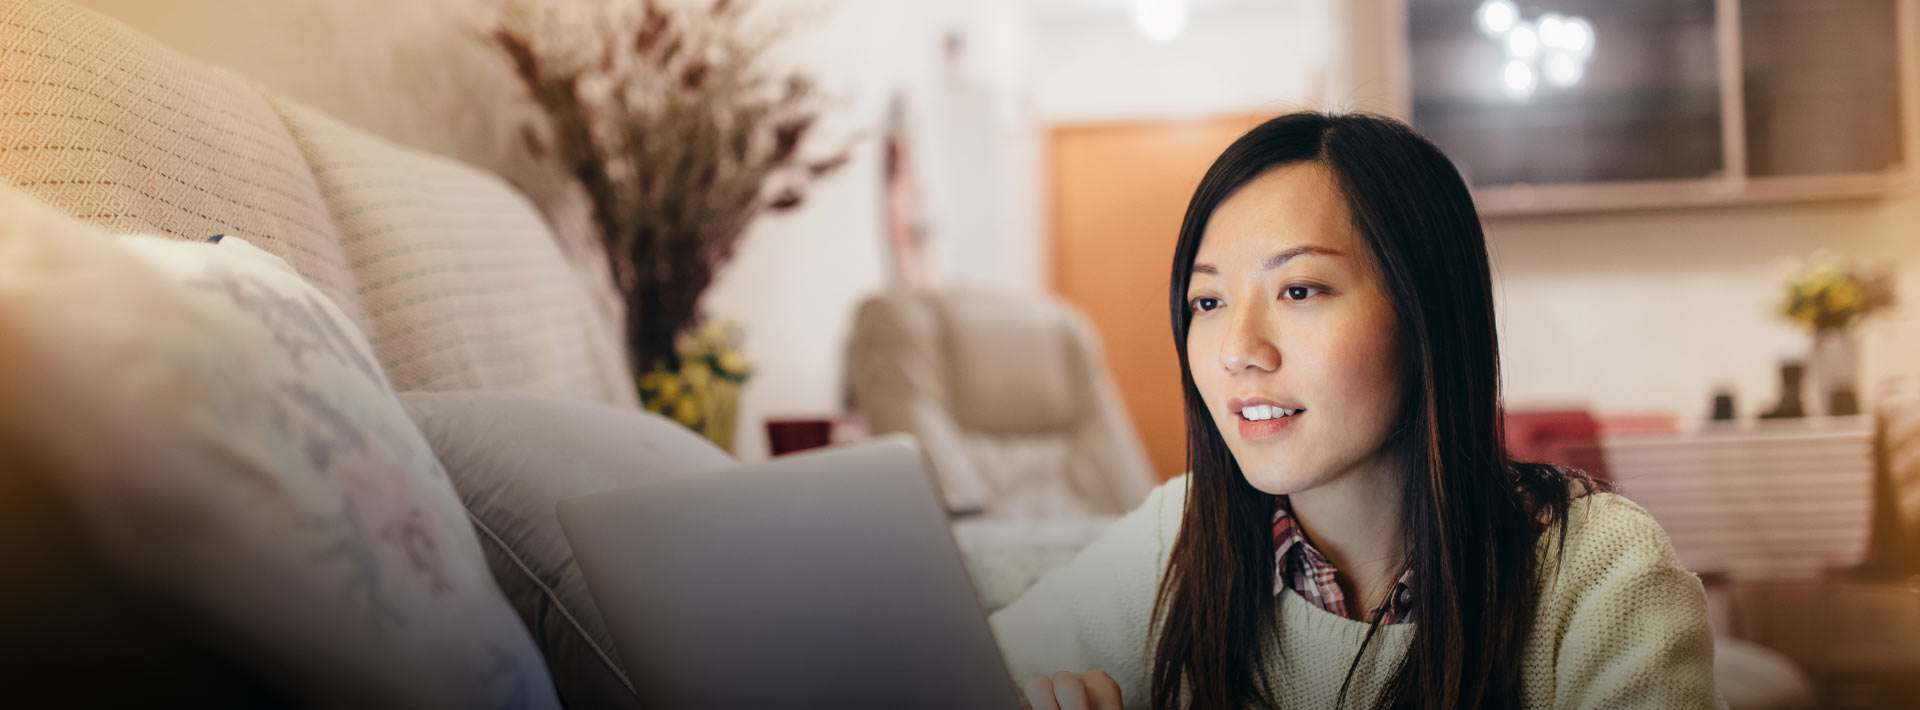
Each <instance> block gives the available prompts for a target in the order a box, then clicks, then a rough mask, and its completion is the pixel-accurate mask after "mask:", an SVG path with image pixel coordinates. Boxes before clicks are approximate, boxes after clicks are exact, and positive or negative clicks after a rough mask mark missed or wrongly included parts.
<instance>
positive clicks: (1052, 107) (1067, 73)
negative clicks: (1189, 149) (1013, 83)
mask: <svg viewBox="0 0 1920 710" xmlns="http://www.w3.org/2000/svg"><path fill="white" fill-rule="evenodd" d="M1334 1H1336V0H1251V1H1248V0H1236V1H1235V2H1215V3H1201V4H1199V5H1198V6H1196V7H1194V9H1193V11H1192V15H1191V20H1190V22H1189V24H1188V27H1187V29H1186V31H1185V32H1183V33H1182V34H1181V35H1180V36H1178V37H1176V38H1175V39H1174V40H1173V41H1171V42H1168V43H1165V44H1156V43H1153V42H1150V41H1148V40H1147V39H1145V38H1144V37H1142V36H1141V35H1140V34H1139V33H1138V32H1136V31H1135V30H1134V28H1133V25H1132V24H1131V22H1130V21H1129V20H1128V17H1127V14H1126V12H1125V7H1124V4H1117V5H1116V6H1115V7H1113V8H1112V9H1111V10H1110V11H1105V12H1098V11H1090V10H1080V11H1068V10H1064V9H1063V10H1058V11H1055V12H1051V13H1045V14H1042V15H1041V16H1040V18H1039V19H1038V20H1036V29H1035V34H1036V43H1035V56H1034V64H1033V72H1034V92H1035V99H1036V101H1037V102H1038V106H1039V110H1040V113H1041V115H1042V117H1043V118H1044V120H1046V121H1047V122H1048V123H1099V122H1111V121H1136V120H1162V119H1169V120H1177V119H1190V118H1199V117H1207V116H1218V115H1227V114H1242V113H1252V112H1258V111H1269V112H1274V113H1279V112H1281V111H1285V110H1288V109H1290V108H1295V107H1299V106H1301V105H1303V104H1317V103H1318V102H1319V100H1320V96H1321V95H1322V93H1323V88H1324V79H1323V75H1324V72H1325V68H1326V58H1327V57H1328V56H1329V52H1330V51H1331V50H1332V46H1331V43H1330V38H1329V33H1328V29H1329V28H1330V27H1331V25H1330V24H1329V17H1328V15H1329V9H1328V5H1327V3H1329V2H1334Z"/></svg>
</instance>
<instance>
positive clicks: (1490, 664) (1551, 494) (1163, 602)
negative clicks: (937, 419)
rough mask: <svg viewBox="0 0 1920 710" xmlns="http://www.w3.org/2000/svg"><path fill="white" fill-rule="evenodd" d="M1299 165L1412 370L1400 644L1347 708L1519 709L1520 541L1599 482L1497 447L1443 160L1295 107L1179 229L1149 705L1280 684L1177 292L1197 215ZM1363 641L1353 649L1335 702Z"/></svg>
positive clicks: (1475, 306)
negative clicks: (1172, 421) (1169, 431)
mask: <svg viewBox="0 0 1920 710" xmlns="http://www.w3.org/2000/svg"><path fill="white" fill-rule="evenodd" d="M1301 162H1318V163H1321V164H1323V165H1325V166H1326V167H1327V168H1328V169H1329V170H1330V171H1331V172H1332V173H1333V175H1334V176H1335V178H1336V181H1337V184H1338V185H1339V188H1340V190H1341V192H1342V193H1343V194H1344V196H1345V197H1346V200H1347V204H1348V206H1349V208H1350V210H1351V212H1352V215H1353V222H1354V227H1355V229H1356V230H1358V231H1359V233H1360V234H1361V235H1362V237H1363V238H1364V240H1365V241H1366V243H1367V245H1368V248H1369V251H1370V253H1371V254H1372V257H1373V260H1374V263H1375V264H1376V265H1377V266H1378V267H1379V268H1378V272H1379V273H1380V274H1381V275H1382V278H1383V279H1384V287H1385V291H1386V293H1387V297H1388V299H1389V300H1390V301H1391V302H1392V304H1393V308H1394V313H1395V314H1396V316H1397V318H1398V321H1399V329H1400V335H1401V337H1400V342H1401V343H1402V344H1403V347H1404V348H1405V349H1406V351H1405V353H1404V358H1403V359H1402V362H1406V363H1408V364H1409V369H1410V370H1411V371H1410V372H1409V373H1408V377H1407V378H1406V379H1407V382H1408V387H1407V391H1406V392H1405V393H1404V395H1403V401H1402V406H1401V408H1400V411H1401V415H1400V421H1399V422H1397V423H1396V426H1395V428H1394V429H1393V434H1392V435H1391V436H1390V437H1389V441H1388V444H1387V445H1388V446H1394V447H1399V448H1400V449H1401V451H1402V452H1403V453H1404V454H1405V459H1404V460H1406V461H1407V462H1408V463H1409V466H1408V468H1407V470H1406V475H1405V476H1404V477H1403V478H1402V479H1401V491H1400V493H1401V500H1402V511H1401V520H1400V524H1401V529H1402V531H1403V533H1404V544H1405V550H1406V552H1407V560H1408V563H1407V564H1408V567H1409V568H1410V569H1411V570H1412V572H1413V575H1412V579H1411V580H1410V585H1411V587H1412V591H1413V593H1414V604H1413V607H1412V613H1411V618H1412V622H1413V628H1412V631H1413V633H1412V637H1413V639H1412V642H1411V644H1410V645H1409V647H1408V650H1407V652H1406V654H1405V655H1404V656H1402V657H1401V658H1400V659H1399V660H1398V661H1397V662H1395V663H1396V665H1395V666H1394V670H1393V674H1392V676H1391V677H1390V679H1389V680H1388V681H1387V684H1386V686H1385V688H1384V690H1383V692H1382V694H1381V695H1380V696H1379V697H1376V698H1373V699H1370V700H1362V702H1364V703H1365V704H1366V705H1369V706H1372V707H1376V708H1467V707H1471V708H1512V707H1519V704H1520V662H1519V661H1520V659H1521V654H1522V652H1523V648H1524V646H1525V641H1526V636H1527V633H1528V631H1529V630H1530V626H1531V619H1532V617H1533V611H1534V606H1535V604H1536V601H1537V600H1536V598H1535V592H1534V589H1535V579H1536V577H1537V576H1538V575H1539V574H1540V572H1541V571H1540V570H1539V569H1538V567H1539V561H1538V557H1537V555H1536V554H1535V545H1536V542H1537V540H1538V538H1539V535H1540V534H1541V533H1542V532H1543V531H1544V530H1545V529H1546V527H1547V526H1548V525H1551V524H1557V525H1559V526H1560V527H1561V528H1562V529H1563V531H1564V527H1565V524H1566V513H1567V510H1568V507H1569V505H1570V501H1571V499H1572V498H1573V497H1574V496H1575V492H1574V489H1576V488H1580V487H1581V486H1586V487H1587V488H1586V490H1591V489H1592V487H1593V486H1594V485H1596V484H1594V483H1592V482H1591V481H1590V480H1588V479H1586V477H1585V476H1584V475H1582V474H1580V473H1578V472H1575V471H1567V470H1563V469H1559V468H1556V467H1553V466H1549V465H1545V464H1536V463H1525V462H1518V461H1514V460H1512V459H1511V458H1510V457H1509V456H1508V455H1507V450H1506V445H1505V441H1504V439H1503V437H1502V435H1501V424H1500V419H1501V405H1500V372H1499V360H1500V358H1499V345H1498V343H1497V341H1496V335H1495V329H1494V314H1493V295H1492V285H1491V276H1490V270H1489V267H1488V262H1487V250H1486V241H1485V236H1484V235H1483V233H1482V231H1481V227H1480V220H1479V216H1478V214H1477V213H1476V212H1475V210H1474V206H1473V198H1472V196H1471V194H1470V193H1469V192H1468V190H1467V185H1466V182H1465V181H1464V180H1462V179H1461V177H1460V173H1459V171H1457V170H1456V169H1455V168H1454V166H1453V163H1452V162H1450V161H1448V160H1447V158H1446V156H1445V155H1443V154H1441V152H1440V150H1439V149H1438V148H1436V147H1434V146H1433V144H1432V143H1430V142H1428V141H1427V140H1426V139H1425V138H1422V137H1421V136H1420V135H1419V134H1417V133H1415V132H1414V131H1413V130H1412V129H1411V128H1408V127H1407V126H1405V125H1404V124H1401V123H1399V122H1397V121H1394V120H1391V119H1387V118H1381V117H1377V116H1370V115H1364V114H1355V115H1328V114H1320V113H1311V112H1302V113H1294V114H1288V115H1285V116H1280V117H1278V118H1275V119H1272V120H1270V121H1267V122H1266V123H1264V124H1261V125H1260V126H1258V127H1256V128H1254V129H1253V130H1252V131H1249V132H1248V133H1247V134H1246V135H1244V136H1241V137H1240V139H1239V140H1236V141H1235V142H1234V143H1233V144H1232V145H1231V146H1229V147H1228V148H1227V149H1226V151H1225V152H1224V153H1222V154H1221V155H1220V157H1219V158H1218V159H1217V160H1215V161H1214V163H1213V165H1212V167H1211V168H1209V169H1208V170H1207V173H1206V176H1205V177H1204V178H1202V179H1201V181H1200V185H1199V187H1198V188H1197V189H1196V190H1195V191H1194V195H1193V199H1192V200H1191V201H1190V202H1189V203H1188V205H1187V212H1186V216H1185V218H1184V220H1183V221H1182V223H1181V226H1180V241H1179V245H1178V246H1177V247H1176V249H1175V252H1174V259H1173V276H1172V281H1171V294H1170V295H1171V304H1170V305H1171V307H1172V316H1173V319H1172V320H1173V336H1174V345H1175V348H1176V349H1177V350H1178V351H1179V354H1180V374H1181V382H1182V385H1183V388H1184V390H1185V393H1186V419H1187V465H1188V468H1189V470H1190V472H1191V475H1190V476H1189V478H1188V486H1189V490H1188V495H1187V503H1186V510H1185V514H1184V516H1183V517H1182V520H1181V524H1180V532H1179V537H1178V538H1177V540H1176V542H1175V543H1174V546H1173V551H1172V554H1171V557H1170V559H1169V561H1168V565H1167V570H1166V574H1165V576H1164V577H1163V578H1162V579H1161V584H1160V588H1159V593H1158V597H1157V601H1156V604H1155V610H1154V617H1153V626H1154V628H1155V629H1156V630H1157V631H1158V641H1157V642H1155V646H1154V656H1153V659H1152V662H1151V667H1152V686H1151V705H1152V706H1153V707H1155V708H1172V707H1175V706H1176V705H1178V704H1179V703H1181V701H1182V700H1183V698H1184V699H1185V700H1186V701H1188V702H1190V703H1191V704H1192V706H1194V707H1206V708H1227V707H1246V706H1255V707H1274V706H1275V701H1274V699H1273V697H1272V695H1271V694H1270V692H1269V691H1270V689H1274V688H1281V687H1284V686H1285V685H1286V684H1287V683H1288V682H1289V679H1287V678H1270V677H1268V675H1269V674H1268V673H1267V672H1266V665H1265V661H1266V659H1265V658H1264V657H1263V656H1264V653H1263V651H1262V648H1263V646H1262V640H1263V638H1265V637H1266V636H1267V635H1269V634H1277V633H1285V629H1279V628H1277V623H1278V622H1277V619H1275V618H1274V616H1273V608H1274V607H1273V604H1272V596H1273V592H1272V590H1273V579H1274V560H1273V549H1272V541H1271V539H1270V538H1269V535H1270V530H1269V526H1270V525H1271V522H1270V520H1271V518H1270V515H1271V512H1272V496H1270V495H1268V494H1266V493H1264V492H1262V491H1260V490H1258V489H1256V488H1254V487H1253V486H1252V485H1251V484H1250V483H1248V482H1247V480H1246V478H1245V477H1244V476H1242V475H1241V472H1240V468H1239V466H1238V464H1236V463H1235V461H1234V459H1233V455H1232V454H1231V453H1230V452H1229V451H1228V449H1227V445H1226V442H1225V440H1224V439H1222V438H1221V435H1220V432H1219V431H1218V430H1217V429H1215V427H1214V424H1213V420H1212V418H1211V416H1210V415H1209V412H1208V409H1207V406H1206V403H1205V401H1203V400H1202V399H1201V397H1200V392H1199V390H1198V389H1197V388H1196V387H1195V386H1194V381H1193V374H1192V369H1191V367H1192V366H1191V363H1190V362H1188V358H1187V348H1186V342H1187V330H1188V327H1189V325H1190V324H1191V319H1192V313H1191V311H1190V309H1189V307H1188V305H1187V298H1186V293H1187V285H1188V280H1189V279H1190V278H1191V276H1192V271H1193V262H1194V258H1195V255H1196V254H1197V253H1198V252H1199V249H1200V241H1201V238H1202V237H1203V235H1204V233H1205V231H1206V226H1207V221H1208V219H1209V218H1210V217H1211V216H1212V214H1213V211H1214V209H1215V208H1217V207H1218V206H1219V205H1220V203H1221V202H1223V201H1225V200H1226V199H1227V197H1229V196H1230V195H1232V194H1233V193H1234V192H1235V191H1236V190H1238V189H1239V188H1240V187H1241V186H1242V185H1245V184H1246V183H1247V182H1248V181H1250V180H1252V179H1253V178H1255V177H1257V176H1259V175H1260V174H1262V173H1264V172H1266V171H1268V170H1271V169H1273V168H1275V167H1278V166H1281V165H1287V164H1293V163H1301ZM1576 484H1577V485H1576ZM1563 539H1564V536H1563ZM1375 623H1376V626H1375V629H1374V630H1377V629H1378V626H1377V624H1378V622H1377V621H1376V622H1375ZM1372 639H1373V633H1372V631H1369V633H1368V635H1367V642H1368V643H1371V641H1372ZM1365 655H1366V644H1363V645H1362V648H1361V651H1360V653H1359V655H1357V656H1356V657H1355V658H1354V660H1353V662H1352V663H1351V664H1350V665H1349V667H1348V671H1347V680H1346V682H1345V683H1343V685H1342V690H1341V701H1342V705H1345V704H1346V701H1347V700H1348V693H1349V691H1350V690H1351V688H1350V685H1351V682H1352V679H1353V674H1354V670H1355V669H1356V668H1357V667H1358V664H1359V663H1360V660H1361V658H1363V657H1365ZM1183 694H1184V695H1183Z"/></svg>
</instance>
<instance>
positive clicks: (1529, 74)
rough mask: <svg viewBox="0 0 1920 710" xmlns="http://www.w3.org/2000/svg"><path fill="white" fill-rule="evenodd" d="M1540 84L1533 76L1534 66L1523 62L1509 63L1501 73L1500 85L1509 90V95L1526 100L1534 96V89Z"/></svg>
mask: <svg viewBox="0 0 1920 710" xmlns="http://www.w3.org/2000/svg"><path fill="white" fill-rule="evenodd" d="M1537 82H1538V80H1537V79H1535V78H1534V75H1533V65H1531V64H1528V63H1526V62H1522V61H1518V60H1515V61H1510V62H1507V67H1506V69H1504V70H1502V71H1501V72H1500V83H1501V84H1502V85H1504V86H1505V87H1506V89H1507V95H1508V96H1512V97H1514V98H1516V99H1524V98H1527V97H1529V96H1532V95H1533V87H1534V85H1535V84H1536V83H1537Z"/></svg>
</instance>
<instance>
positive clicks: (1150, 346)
mask: <svg viewBox="0 0 1920 710" xmlns="http://www.w3.org/2000/svg"><path fill="white" fill-rule="evenodd" d="M1264 118H1266V117H1265V116H1235V117H1226V118H1213V119H1202V120H1197V121H1185V122H1164V123H1130V124H1102V125H1067V126H1059V127H1055V128H1054V129H1053V130H1052V131H1051V136H1050V141H1049V147H1048V150H1049V152H1050V154H1051V155H1050V158H1051V161H1050V162H1051V165H1050V167H1051V171H1050V175H1049V178H1048V179H1049V181H1050V182H1051V192H1052V210H1053V247H1054V249H1053V267H1054V272H1053V277H1054V289H1055V290H1056V291H1058V292H1059V294H1060V295H1061V296H1062V297H1064V298H1066V299H1067V300H1068V301H1069V302H1071V303H1073V304H1074V305H1075V306H1078V307H1079V308H1080V309H1081V310H1083V311H1085V312H1086V314H1087V317H1088V318H1089V319H1090V320H1092V321H1093V325H1094V327H1095V328H1096V329H1097V330H1098V331H1099V333H1100V339H1101V342H1102V344H1103V345H1104V346H1105V352H1106V357H1107V365H1108V367H1109V368H1110V369H1111V371H1112V372H1113V378H1114V380H1115V382H1116V383H1117V384H1118V386H1119V388H1120V396H1121V397H1122V398H1123V399H1124V400H1125V401H1126V406H1127V414H1128V415H1129V416H1130V417H1131V418H1132V420H1133V425H1134V428H1135V429H1136V430H1137V431H1139V433H1140V439H1141V441H1142V442H1143V443H1144V444H1145V445H1146V449H1147V455H1148V457H1150V458H1151V459H1152V461H1153V467H1154V470H1155V471H1156V472H1158V473H1159V474H1160V476H1161V477H1162V478H1168V477H1172V476H1175V475H1179V474H1180V473H1182V472H1184V471H1186V418H1185V415H1184V414H1183V405H1182V403H1181V398H1180V361H1179V359H1178V354H1177V353H1176V352H1175V350H1174V346H1173V329H1172V324H1171V323H1170V322H1168V317H1169V314H1168V311H1167V300H1168V299H1167V285H1168V277H1169V275H1170V274H1171V272H1172V269H1173V247H1174V244H1175V243H1176V242H1178V241H1179V237H1180V218H1181V216H1182V215H1183V214H1185V212H1186V209H1187V200H1188V199H1189V198H1191V197H1192V196H1193V189H1194V187H1196V186H1198V185H1199V184H1200V177H1201V176H1202V175H1204V174H1205V173H1206V171H1207V167H1208V166H1209V165H1212V164H1213V159H1214V158H1215V157H1217V156H1219V155H1220V151H1222V150H1224V149H1226V147H1227V145H1228V144H1230V143H1232V142H1233V140H1234V139H1235V138H1238V137H1240V135H1241V134H1242V133H1245V132H1246V131H1247V130H1248V129H1251V128H1253V127H1254V126H1256V125H1258V124H1259V123H1260V121H1261V120H1263V119H1264Z"/></svg>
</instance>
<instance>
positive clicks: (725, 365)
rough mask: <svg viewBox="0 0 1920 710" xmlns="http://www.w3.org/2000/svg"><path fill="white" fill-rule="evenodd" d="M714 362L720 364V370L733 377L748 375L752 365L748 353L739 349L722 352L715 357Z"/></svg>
mask: <svg viewBox="0 0 1920 710" xmlns="http://www.w3.org/2000/svg"><path fill="white" fill-rule="evenodd" d="M714 364H716V365H719V366H720V372H722V373H725V374H727V375H729V376H732V377H746V376H747V370H748V368H750V367H752V365H751V364H750V363H748V362H747V356H746V354H745V353H742V352H740V351H738V350H728V351H726V352H722V353H720V356H719V357H718V358H715V363H714Z"/></svg>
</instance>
